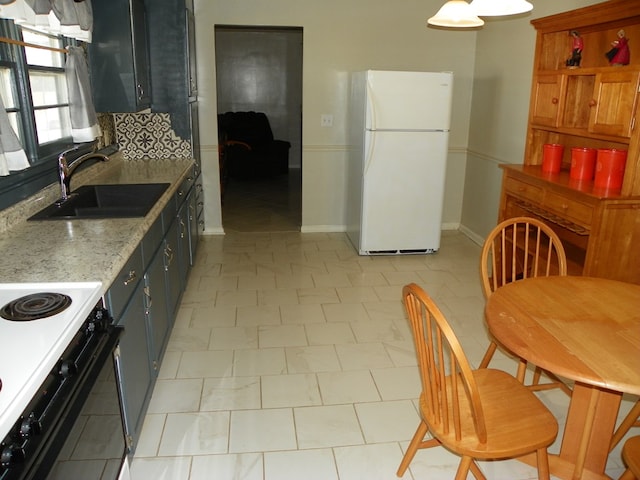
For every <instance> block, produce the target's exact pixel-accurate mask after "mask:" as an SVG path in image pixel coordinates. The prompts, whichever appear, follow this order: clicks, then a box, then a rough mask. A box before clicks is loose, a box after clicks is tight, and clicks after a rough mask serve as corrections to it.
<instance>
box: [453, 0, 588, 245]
mask: <svg viewBox="0 0 640 480" xmlns="http://www.w3.org/2000/svg"><path fill="white" fill-rule="evenodd" d="M532 3H533V4H534V9H533V11H532V12H530V13H529V14H524V15H518V16H513V17H503V18H499V19H498V18H494V19H493V20H489V19H486V18H485V20H487V21H486V23H485V26H484V27H483V28H482V30H480V31H479V33H478V36H477V47H476V51H477V53H476V58H475V71H474V76H473V102H472V109H471V118H470V126H471V127H470V132H469V152H468V156H467V167H466V179H465V185H464V201H463V208H462V217H461V223H462V226H463V227H462V228H463V230H464V231H465V232H466V233H468V234H470V236H472V237H474V238H476V239H478V240H479V239H483V238H484V237H485V236H486V235H487V234H488V233H489V231H490V230H491V228H493V226H495V224H496V220H497V218H498V206H499V199H500V187H501V183H502V170H501V169H500V168H499V167H498V165H499V164H501V163H523V160H524V145H525V140H526V129H527V116H528V111H529V95H530V89H531V76H532V72H533V55H534V51H535V37H536V35H535V29H534V28H533V26H532V25H531V24H530V21H531V20H532V19H534V18H540V17H545V16H547V15H552V14H555V13H560V12H563V11H567V10H572V9H574V8H580V7H584V6H587V5H591V4H594V3H599V0H563V1H562V2H558V1H557V0H533V2H532ZM570 51H571V40H570V38H569V36H567V58H568V57H569V53H570Z"/></svg>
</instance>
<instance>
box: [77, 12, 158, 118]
mask: <svg viewBox="0 0 640 480" xmlns="http://www.w3.org/2000/svg"><path fill="white" fill-rule="evenodd" d="M92 7H93V41H92V43H91V44H90V46H89V64H90V68H91V84H92V88H93V101H94V103H95V107H96V111H98V112H103V113H106V112H109V113H118V112H121V113H126V112H138V111H140V110H144V109H146V108H149V107H150V106H151V80H150V72H149V45H148V34H147V20H146V10H145V4H144V0H109V1H105V0H92Z"/></svg>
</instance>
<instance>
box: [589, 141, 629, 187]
mask: <svg viewBox="0 0 640 480" xmlns="http://www.w3.org/2000/svg"><path fill="white" fill-rule="evenodd" d="M626 163H627V151H626V150H617V149H615V148H611V149H609V148H602V149H598V156H597V160H596V176H595V178H594V180H593V185H594V186H595V187H597V188H604V189H607V190H618V189H620V188H622V180H623V179H624V167H625V165H626Z"/></svg>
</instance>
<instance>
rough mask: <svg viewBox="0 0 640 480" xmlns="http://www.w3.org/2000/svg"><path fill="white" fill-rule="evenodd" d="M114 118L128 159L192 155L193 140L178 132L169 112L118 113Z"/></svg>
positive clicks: (120, 143)
mask: <svg viewBox="0 0 640 480" xmlns="http://www.w3.org/2000/svg"><path fill="white" fill-rule="evenodd" d="M113 117H114V120H115V135H116V141H117V142H118V146H119V148H120V151H121V152H122V153H123V155H124V157H125V158H126V159H129V160H136V159H143V158H152V159H165V158H190V157H192V154H191V143H190V142H189V141H188V140H183V139H182V138H180V137H179V136H177V135H176V133H175V132H174V131H173V129H172V128H171V119H170V117H169V114H168V113H116V114H114V115H113Z"/></svg>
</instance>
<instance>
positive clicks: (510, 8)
mask: <svg viewBox="0 0 640 480" xmlns="http://www.w3.org/2000/svg"><path fill="white" fill-rule="evenodd" d="M470 6H471V10H472V12H473V14H474V15H478V16H479V17H497V16H501V15H516V14H518V13H525V12H529V11H531V10H533V5H532V4H531V3H529V2H527V1H526V0H473V1H472V2H471V5H470Z"/></svg>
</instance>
